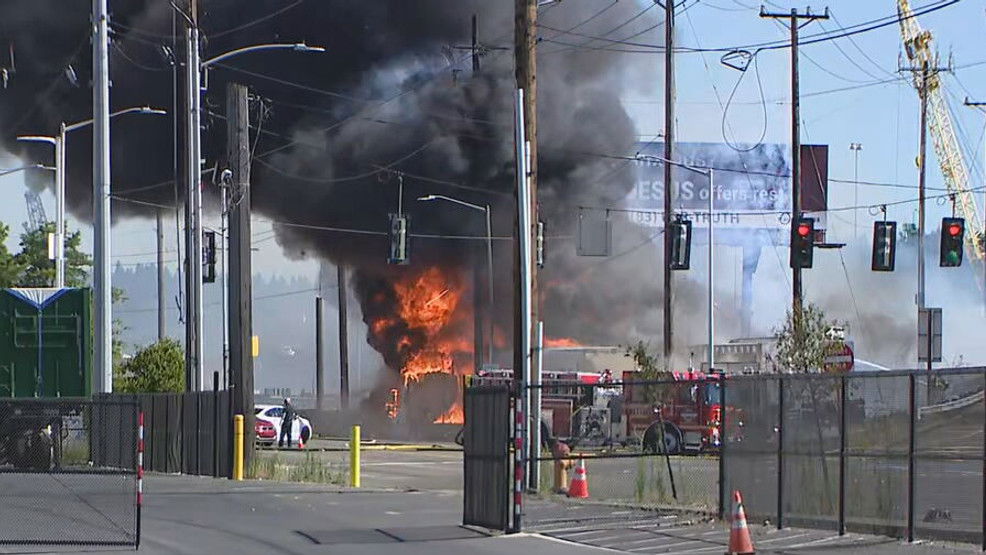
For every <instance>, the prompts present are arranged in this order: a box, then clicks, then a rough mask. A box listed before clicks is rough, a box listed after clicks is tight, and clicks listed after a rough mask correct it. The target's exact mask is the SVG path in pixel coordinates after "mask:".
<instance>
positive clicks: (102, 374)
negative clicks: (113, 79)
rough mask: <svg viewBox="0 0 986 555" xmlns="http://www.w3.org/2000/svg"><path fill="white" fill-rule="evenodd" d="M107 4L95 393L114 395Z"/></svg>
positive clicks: (100, 60) (97, 28) (96, 216)
mask: <svg viewBox="0 0 986 555" xmlns="http://www.w3.org/2000/svg"><path fill="white" fill-rule="evenodd" d="M106 3H107V0H93V3H92V5H93V34H94V36H93V40H92V51H93V55H92V62H93V94H92V104H93V108H92V113H93V142H92V146H93V165H92V168H93V176H92V177H93V179H92V186H93V195H92V202H93V228H94V229H93V232H94V233H93V235H94V237H93V239H94V240H93V263H94V268H93V293H94V299H93V301H94V304H95V309H96V318H95V320H96V322H95V324H96V326H95V328H96V329H95V332H94V335H95V338H94V342H95V355H96V356H95V359H96V360H95V367H96V368H95V370H96V371H95V382H96V383H95V384H94V385H95V387H94V388H93V389H94V390H95V391H99V392H102V393H112V391H113V295H112V290H113V284H112V277H111V272H110V248H111V247H110V223H111V220H110V76H109V72H110V66H109V53H108V49H109V30H108V19H109V15H108V12H107V6H106Z"/></svg>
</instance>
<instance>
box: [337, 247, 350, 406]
mask: <svg viewBox="0 0 986 555" xmlns="http://www.w3.org/2000/svg"><path fill="white" fill-rule="evenodd" d="M336 269H337V272H338V273H337V276H338V277H337V279H338V281H339V402H340V403H341V404H342V405H341V406H342V409H343V410H345V409H348V408H349V318H348V316H349V315H348V312H349V311H348V310H347V309H346V297H347V296H348V293H347V292H346V267H345V266H343V265H342V263H337V264H336Z"/></svg>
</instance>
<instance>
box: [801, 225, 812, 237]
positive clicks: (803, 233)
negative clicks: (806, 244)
mask: <svg viewBox="0 0 986 555" xmlns="http://www.w3.org/2000/svg"><path fill="white" fill-rule="evenodd" d="M809 233H811V226H810V225H808V224H798V235H800V236H802V237H807V236H808V234H809Z"/></svg>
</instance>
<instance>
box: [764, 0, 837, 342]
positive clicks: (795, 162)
mask: <svg viewBox="0 0 986 555" xmlns="http://www.w3.org/2000/svg"><path fill="white" fill-rule="evenodd" d="M760 17H765V18H771V19H786V20H788V27H789V28H790V29H791V236H792V237H793V236H794V226H796V225H798V222H797V220H798V218H800V217H801V85H800V82H799V80H798V31H799V30H800V29H801V27H803V26H805V25H808V24H809V23H811V22H812V21H815V20H817V19H828V18H829V10H828V8H825V13H824V14H813V13H811V8H808V9H807V10H805V13H803V14H802V13H798V10H797V9H791V13H769V12H767V11H765V10H764V8H763V6H761V7H760ZM801 20H804V21H805V22H804V23H801ZM791 285H792V287H791V289H792V292H791V297H792V299H791V307H792V310H793V311H794V314H801V307H802V301H801V268H799V267H796V265H795V264H791ZM794 321H795V322H796V323H797V322H800V319H799V318H795V320H794Z"/></svg>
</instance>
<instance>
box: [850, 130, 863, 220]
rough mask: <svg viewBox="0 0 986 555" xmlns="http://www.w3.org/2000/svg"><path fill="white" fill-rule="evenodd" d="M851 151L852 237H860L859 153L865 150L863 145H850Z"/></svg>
mask: <svg viewBox="0 0 986 555" xmlns="http://www.w3.org/2000/svg"><path fill="white" fill-rule="evenodd" d="M849 150H851V151H852V153H853V171H852V176H853V178H852V182H853V184H854V185H853V203H852V207H853V208H852V236H853V237H858V236H859V153H860V151H862V150H863V143H849Z"/></svg>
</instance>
